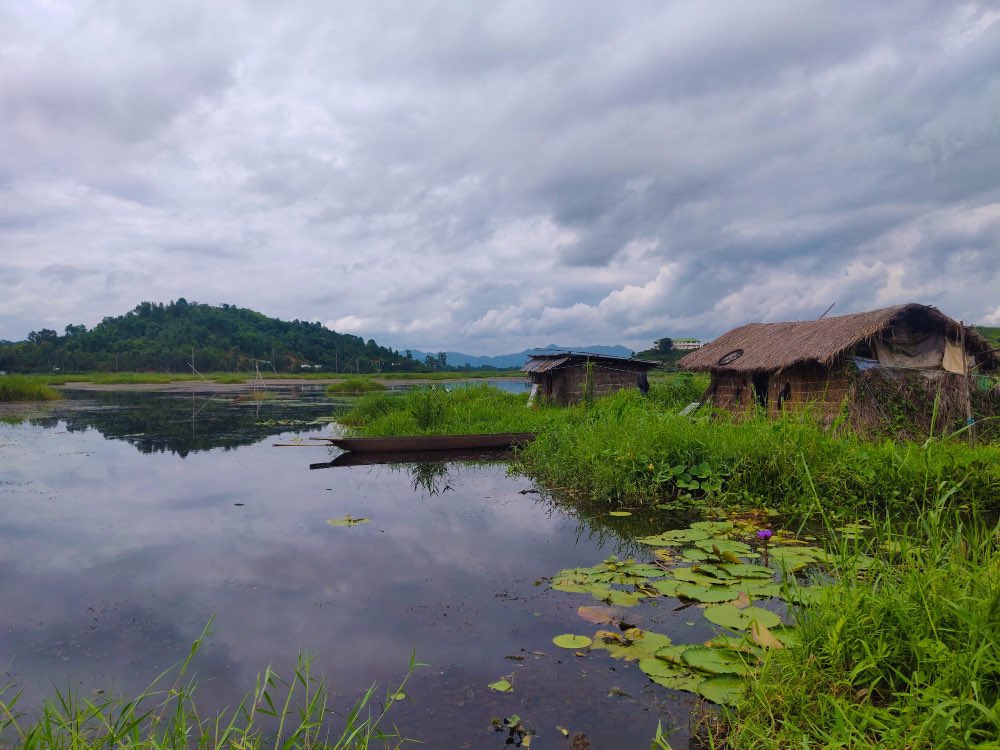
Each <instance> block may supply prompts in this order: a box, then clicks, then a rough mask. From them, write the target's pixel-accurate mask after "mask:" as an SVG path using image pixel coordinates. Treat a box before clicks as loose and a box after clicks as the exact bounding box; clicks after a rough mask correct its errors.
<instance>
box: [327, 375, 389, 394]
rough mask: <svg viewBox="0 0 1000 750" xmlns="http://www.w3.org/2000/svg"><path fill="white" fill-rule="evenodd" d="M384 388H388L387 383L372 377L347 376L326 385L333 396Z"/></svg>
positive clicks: (369, 391)
mask: <svg viewBox="0 0 1000 750" xmlns="http://www.w3.org/2000/svg"><path fill="white" fill-rule="evenodd" d="M384 390H387V388H386V385H385V383H381V382H379V381H378V380H373V379H372V378H345V379H344V380H341V381H338V382H336V383H330V385H328V386H327V387H326V392H327V393H328V394H330V395H331V396H344V395H349V396H353V395H361V394H363V393H372V392H374V391H384Z"/></svg>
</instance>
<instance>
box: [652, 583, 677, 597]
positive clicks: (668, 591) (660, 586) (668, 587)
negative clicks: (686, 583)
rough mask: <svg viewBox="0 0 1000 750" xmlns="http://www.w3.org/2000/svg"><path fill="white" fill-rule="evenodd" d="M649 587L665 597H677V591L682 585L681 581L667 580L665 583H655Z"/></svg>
mask: <svg viewBox="0 0 1000 750" xmlns="http://www.w3.org/2000/svg"><path fill="white" fill-rule="evenodd" d="M649 585H650V586H652V587H653V588H654V589H656V590H657V591H659V592H660V593H661V594H663V595H664V596H677V589H678V587H679V586H680V585H681V581H678V580H670V579H667V580H664V581H653V582H652V583H651V584H649Z"/></svg>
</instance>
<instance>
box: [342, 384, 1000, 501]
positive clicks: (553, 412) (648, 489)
mask: <svg viewBox="0 0 1000 750" xmlns="http://www.w3.org/2000/svg"><path fill="white" fill-rule="evenodd" d="M703 385H704V383H703V381H702V379H701V378H698V377H692V376H690V375H680V376H675V377H674V378H671V379H668V380H665V381H663V382H661V383H654V384H653V386H652V388H651V390H650V394H649V396H648V397H643V396H641V395H640V394H639V393H638V392H637V391H635V390H626V391H620V392H618V393H616V394H614V395H612V396H609V397H607V398H604V399H599V400H597V401H596V402H595V403H594V404H593V405H591V406H589V407H588V406H586V405H582V404H581V405H579V406H574V407H570V408H558V407H541V408H535V409H528V408H526V397H525V396H523V395H521V396H516V395H511V394H507V393H502V392H500V391H498V390H496V389H492V388H489V387H485V386H483V387H474V388H466V389H460V390H456V391H453V392H446V391H443V390H440V389H419V390H414V391H410V392H408V393H405V394H384V393H380V394H373V395H370V396H365V397H363V398H362V399H360V400H359V402H358V403H357V404H356V406H355V407H354V408H353V410H352V411H350V412H349V413H348V415H347V416H346V417H345V418H344V421H345V422H346V423H347V424H348V426H350V427H352V428H353V429H355V430H356V431H357V432H358V433H359V434H364V435H368V436H373V437H374V436H386V435H419V434H435V433H436V434H443V433H465V432H470V433H473V432H508V431H510V432H521V431H533V432H537V433H538V437H537V439H536V440H535V442H533V443H531V444H530V445H528V446H526V447H525V448H524V449H523V450H522V451H521V453H520V454H519V460H520V463H521V468H522V470H524V471H525V472H527V473H528V474H530V475H531V476H533V477H535V478H537V479H538V480H540V481H541V482H542V483H543V484H545V485H547V486H548V487H550V488H552V489H556V490H559V491H561V492H562V493H564V494H569V495H572V496H575V497H577V498H578V499H579V500H580V501H581V502H586V503H603V504H609V505H612V506H620V505H627V506H630V507H636V506H648V507H652V506H656V505H668V506H669V505H674V506H676V505H681V504H699V503H701V502H702V501H705V500H707V501H709V502H712V503H715V504H722V505H729V506H732V505H750V506H762V505H763V506H769V507H773V508H776V509H778V510H781V511H783V512H790V513H796V514H800V515H808V514H809V513H811V512H812V510H813V509H814V503H813V500H812V498H813V493H814V492H816V493H818V494H819V496H820V497H823V498H828V499H829V500H834V499H835V504H836V507H837V508H838V510H839V511H840V512H844V513H853V512H858V511H859V510H862V509H868V508H890V509H898V510H902V511H907V512H909V511H911V510H913V509H915V508H920V507H926V506H927V504H928V503H929V502H931V501H932V500H933V499H934V498H935V497H936V496H937V494H938V492H939V491H940V489H941V487H942V486H944V487H946V488H948V489H949V491H950V492H952V499H953V502H954V503H955V504H956V505H960V504H967V505H970V506H980V507H990V506H992V507H998V506H1000V445H998V444H996V443H986V444H980V445H978V446H976V447H970V446H969V445H968V444H967V443H966V442H964V441H963V440H962V439H961V437H958V438H951V439H945V440H941V439H934V440H928V441H925V442H923V443H913V442H906V441H892V440H884V441H879V442H873V441H867V440H863V439H861V438H858V437H855V436H852V435H850V434H841V433H834V432H831V431H829V430H825V429H823V428H822V427H821V426H820V425H819V424H818V423H817V422H816V421H815V420H813V419H812V418H811V417H810V416H809V415H808V414H801V413H800V414H797V415H796V414H792V415H787V414H786V415H785V416H784V418H782V419H781V420H778V421H776V422H771V421H768V420H767V419H765V418H758V419H749V420H745V421H733V420H731V419H729V418H727V417H726V415H719V414H715V415H710V414H709V413H707V412H699V414H698V415H697V416H695V417H690V416H681V415H680V414H679V411H680V409H681V407H682V406H684V405H687V404H688V403H690V402H691V401H693V400H696V399H697V398H698V396H699V395H700V394H701V392H702V390H703Z"/></svg>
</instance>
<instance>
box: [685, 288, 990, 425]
mask: <svg viewBox="0 0 1000 750" xmlns="http://www.w3.org/2000/svg"><path fill="white" fill-rule="evenodd" d="M998 364H1000V360H998V357H997V353H996V352H994V351H991V349H990V344H989V342H988V341H986V339H984V338H983V337H982V336H981V335H980V334H978V333H977V332H976V331H975V329H973V328H971V327H969V326H965V325H963V324H961V323H959V322H958V321H956V320H953V319H952V318H949V317H948V316H947V315H944V314H943V313H941V312H940V311H938V310H937V309H935V308H933V307H928V306H926V305H918V304H907V305H896V306H894V307H886V308H882V309H880V310H871V311H869V312H861V313H854V314H851V315H840V316H836V317H830V318H823V319H820V320H810V321H804V322H795V323H749V324H747V325H743V326H740V327H739V328H734V329H733V330H731V331H729V332H728V333H726V334H723V335H722V336H720V337H719V338H717V339H716V340H715V341H713V342H711V343H710V344H706V345H705V346H703V347H702V348H701V349H698V350H697V351H694V352H692V353H691V354H688V355H687V356H686V357H684V358H683V359H682V360H681V361H680V365H681V366H682V367H684V368H686V369H688V370H699V371H707V372H710V373H711V376H712V378H711V385H710V387H709V396H710V400H711V403H712V405H713V406H716V407H720V408H723V409H728V410H730V411H745V410H748V409H751V410H752V409H754V408H757V407H760V408H763V409H766V410H767V412H768V414H770V415H771V416H775V415H777V413H778V412H780V411H781V410H782V409H788V408H801V407H802V406H804V405H806V404H811V405H813V408H815V409H816V410H817V411H818V412H819V413H820V414H821V415H822V416H824V417H826V418H827V421H829V420H831V419H832V418H833V417H834V416H835V415H837V414H840V413H843V410H844V409H845V408H846V409H847V414H848V416H849V417H851V419H852V421H853V422H854V423H855V424H856V425H858V426H874V425H879V424H885V423H886V422H887V420H888V421H892V420H893V419H896V418H898V417H899V410H900V409H902V410H903V411H905V412H906V414H905V415H904V416H906V417H907V418H910V417H918V418H916V419H910V420H909V421H911V422H913V423H914V424H915V425H916V426H917V428H918V429H919V428H922V427H924V426H926V425H927V424H928V423H929V419H930V411H931V409H932V406H933V403H934V400H935V397H937V396H940V398H939V414H940V416H941V418H942V419H946V420H951V421H955V420H957V419H959V417H961V418H962V419H961V421H962V422H964V421H966V418H967V416H968V414H969V412H970V411H971V406H972V402H973V401H974V400H975V399H974V396H973V393H974V391H976V387H975V385H976V384H975V382H972V386H971V387H970V381H974V379H975V376H978V375H981V374H985V373H987V372H990V371H994V370H996V368H997V366H998ZM970 376H972V377H970ZM894 395H895V396H898V397H900V398H899V399H896V401H897V403H895V404H894V405H890V403H889V402H891V401H893V399H892V397H893V396H894ZM899 402H902V405H900V403H899ZM893 410H894V411H893ZM897 421H898V420H897ZM939 424H944V422H939Z"/></svg>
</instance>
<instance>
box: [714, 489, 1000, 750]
mask: <svg viewBox="0 0 1000 750" xmlns="http://www.w3.org/2000/svg"><path fill="white" fill-rule="evenodd" d="M943 506H944V504H943V503H942V504H939V506H938V507H937V508H935V509H934V510H931V511H929V512H927V513H926V514H925V515H924V516H923V517H921V518H920V519H919V520H917V521H915V522H912V523H910V524H904V523H902V522H900V521H894V522H887V521H879V520H874V521H873V522H872V531H871V535H870V536H869V537H867V538H866V539H863V540H861V541H859V542H858V545H857V547H853V546H851V547H845V548H844V549H842V550H841V553H840V559H841V563H842V564H843V565H845V566H847V569H848V570H850V569H851V561H852V560H853V559H855V558H854V553H855V552H856V551H860V552H864V553H867V555H866V557H870V559H871V560H873V562H872V563H871V566H870V567H868V568H866V569H864V570H854V572H853V574H850V575H846V576H844V577H842V578H840V579H839V580H838V581H836V582H835V583H834V584H833V585H831V586H829V587H828V588H826V590H825V591H826V593H825V596H823V597H822V598H821V599H819V600H818V601H817V602H816V603H815V604H814V605H812V606H809V607H806V608H803V609H801V610H799V611H798V613H797V618H796V619H797V624H798V637H797V640H796V643H795V645H793V646H792V647H790V648H788V649H785V650H780V651H774V652H772V653H771V654H770V660H769V661H768V662H767V663H766V665H765V667H764V669H763V670H762V671H761V673H760V674H759V676H758V677H757V678H756V679H755V680H753V681H751V686H750V690H749V694H748V695H747V696H746V697H745V698H744V699H743V700H742V701H741V702H740V703H739V704H738V705H737V706H736V707H735V708H734V709H733V710H731V711H729V712H728V713H727V714H725V716H724V720H723V721H722V722H721V723H719V724H716V725H715V727H714V732H712V733H711V734H714V737H713V738H712V739H711V740H708V741H706V744H708V745H709V746H715V747H728V748H732V750H750V749H751V748H753V749H754V750H757V749H758V748H789V747H851V748H856V747H857V748H861V747H864V748H886V747H888V748H911V749H917V748H928V749H930V748H970V747H980V748H996V747H998V745H997V740H998V738H1000V527H997V526H990V525H989V524H987V523H986V522H985V521H983V520H982V518H981V517H979V516H977V515H975V514H972V515H971V516H969V515H966V516H961V515H959V513H957V512H955V511H951V510H943Z"/></svg>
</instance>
